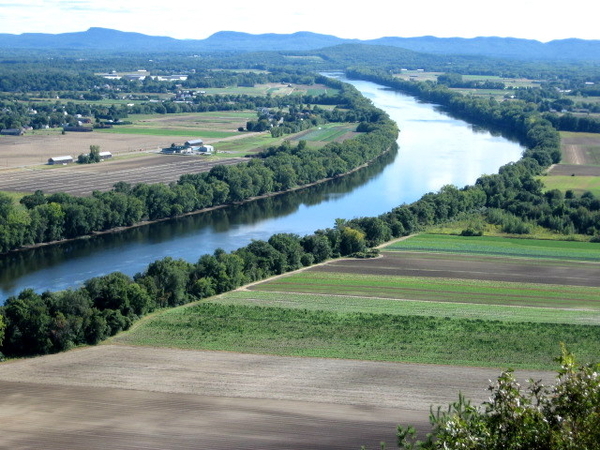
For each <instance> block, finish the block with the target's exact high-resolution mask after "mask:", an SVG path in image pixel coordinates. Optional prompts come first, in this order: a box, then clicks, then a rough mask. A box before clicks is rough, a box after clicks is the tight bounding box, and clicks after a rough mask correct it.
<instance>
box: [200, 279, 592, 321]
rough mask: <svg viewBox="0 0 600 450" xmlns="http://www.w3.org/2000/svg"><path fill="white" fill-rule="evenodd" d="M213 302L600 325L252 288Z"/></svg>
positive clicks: (574, 317)
mask: <svg viewBox="0 0 600 450" xmlns="http://www.w3.org/2000/svg"><path fill="white" fill-rule="evenodd" d="M211 302H212V303H219V304H227V305H246V306H256V305H260V306H269V307H279V308H294V309H307V310H310V311H318V310H323V311H330V312H335V313H341V314H348V313H371V314H377V313H378V314H395V315H402V316H431V317H449V318H452V319H481V320H501V321H503V322H536V323H563V324H584V325H600V311H596V310H593V309H584V308H569V309H563V308H543V307H528V306H521V307H518V308H515V307H513V306H508V305H489V304H487V305H483V304H479V303H458V302H457V303H453V302H438V301H420V300H404V299H403V300H397V299H389V298H380V297H366V296H358V295H343V294H335V295H334V294H315V293H298V292H285V295H284V294H282V293H281V292H271V291H269V290H261V289H260V288H258V289H253V290H251V291H247V290H242V291H234V292H228V293H226V294H222V295H220V296H218V297H215V298H214V299H212V301H211Z"/></svg>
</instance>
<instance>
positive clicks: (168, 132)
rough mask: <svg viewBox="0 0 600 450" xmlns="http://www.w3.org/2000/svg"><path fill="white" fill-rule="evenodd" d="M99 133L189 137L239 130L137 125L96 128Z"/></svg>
mask: <svg viewBox="0 0 600 450" xmlns="http://www.w3.org/2000/svg"><path fill="white" fill-rule="evenodd" d="M96 131H97V132H98V133H114V134H145V135H150V136H179V137H189V136H190V135H191V134H201V135H202V137H204V138H217V139H218V138H221V139H222V138H226V137H230V136H235V135H237V134H239V133H238V132H235V131H232V132H226V131H210V130H189V129H187V130H177V129H171V128H151V127H136V126H126V125H123V126H118V127H113V128H105V129H101V130H96Z"/></svg>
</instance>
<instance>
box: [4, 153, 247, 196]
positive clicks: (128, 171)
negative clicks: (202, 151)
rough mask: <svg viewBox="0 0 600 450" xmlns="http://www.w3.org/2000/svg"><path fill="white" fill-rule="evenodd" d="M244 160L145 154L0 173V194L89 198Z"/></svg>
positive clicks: (170, 179)
mask: <svg viewBox="0 0 600 450" xmlns="http://www.w3.org/2000/svg"><path fill="white" fill-rule="evenodd" d="M241 161H245V159H244V158H227V159H223V158H210V157H205V156H194V155H189V156H187V155H186V156H184V155H162V154H155V153H153V154H150V153H148V154H144V155H142V156H138V157H135V158H128V159H121V160H107V161H103V162H101V163H99V164H85V165H79V164H72V165H70V166H61V167H58V168H52V169H39V168H29V169H20V170H12V171H5V172H2V171H0V191H2V190H4V191H13V192H31V193H33V192H35V191H36V190H38V189H41V190H43V191H44V193H46V194H50V193H54V192H65V193H67V194H71V195H81V196H83V195H90V194H91V193H92V191H95V190H97V191H109V190H111V189H112V187H113V185H114V184H115V183H117V182H119V181H125V182H127V183H130V184H131V185H135V184H137V183H147V184H153V183H170V182H174V181H177V180H178V179H179V177H181V175H183V174H188V173H200V172H208V171H209V170H210V169H211V168H212V167H213V166H215V165H217V164H237V163H239V162H241Z"/></svg>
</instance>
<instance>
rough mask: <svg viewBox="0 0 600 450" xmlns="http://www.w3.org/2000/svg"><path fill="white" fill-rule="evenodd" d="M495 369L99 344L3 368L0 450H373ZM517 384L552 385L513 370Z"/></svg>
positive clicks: (476, 386)
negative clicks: (399, 427) (362, 448)
mask: <svg viewBox="0 0 600 450" xmlns="http://www.w3.org/2000/svg"><path fill="white" fill-rule="evenodd" d="M498 375H499V372H498V371H496V370H492V369H478V368H469V369H465V368H461V367H451V366H436V365H419V364H395V363H378V362H366V361H348V360H332V359H323V358H287V357H273V356H260V355H246V354H237V353H229V352H203V351H185V350H176V349H154V348H146V347H128V346H114V345H102V346H98V347H92V348H87V349H82V350H77V351H71V352H67V353H62V354H58V355H50V356H45V357H40V358H34V359H28V360H21V361H15V362H11V363H4V364H1V365H0V448H3V449H11V450H12V449H42V448H43V449H47V450H54V449H82V448H85V449H88V450H94V449H107V448H115V449H215V450H217V449H273V450H275V449H277V450H281V449H344V450H347V449H358V448H360V446H361V445H365V446H366V447H367V448H369V449H374V448H379V443H380V442H381V441H385V442H387V443H388V447H389V448H392V447H393V446H394V445H395V428H396V426H397V425H398V424H400V423H402V424H414V425H415V426H417V428H418V429H420V430H422V431H423V430H427V428H428V425H427V424H428V421H427V418H428V414H429V407H430V406H431V405H438V404H439V405H446V404H448V403H449V402H452V401H455V400H456V399H457V396H458V392H462V393H463V394H465V395H466V396H467V397H468V398H471V399H473V400H474V401H477V402H481V401H483V400H485V399H486V396H487V391H486V387H487V385H488V380H489V379H495V378H496V377H497V376H498ZM517 376H518V378H519V379H520V380H524V379H527V378H529V377H533V378H536V379H538V378H544V379H546V380H550V379H551V375H550V374H548V373H546V372H517Z"/></svg>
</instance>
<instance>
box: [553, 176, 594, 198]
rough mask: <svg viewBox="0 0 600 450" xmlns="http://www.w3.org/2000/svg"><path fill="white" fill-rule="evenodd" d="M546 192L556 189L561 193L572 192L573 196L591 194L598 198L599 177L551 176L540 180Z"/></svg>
mask: <svg viewBox="0 0 600 450" xmlns="http://www.w3.org/2000/svg"><path fill="white" fill-rule="evenodd" d="M542 182H543V183H544V188H545V189H546V190H549V191H550V190H552V189H558V190H559V191H561V192H566V191H568V190H571V191H573V193H574V194H575V195H581V194H583V193H584V192H587V191H589V192H591V193H592V194H594V196H596V197H600V177H579V176H575V177H569V176H563V175H552V176H546V177H543V178H542Z"/></svg>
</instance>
